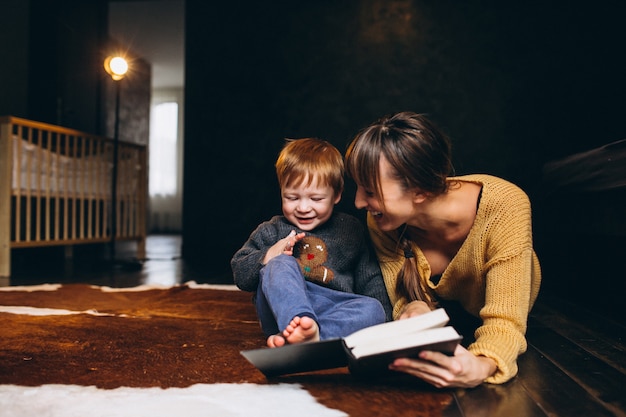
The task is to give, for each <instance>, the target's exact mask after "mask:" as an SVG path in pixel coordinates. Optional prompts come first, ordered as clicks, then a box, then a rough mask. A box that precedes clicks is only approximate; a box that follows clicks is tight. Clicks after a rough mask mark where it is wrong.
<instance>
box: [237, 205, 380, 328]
mask: <svg viewBox="0 0 626 417" xmlns="http://www.w3.org/2000/svg"><path fill="white" fill-rule="evenodd" d="M292 230H296V232H300V230H297V229H296V228H295V227H294V225H293V224H291V223H289V221H287V219H286V218H285V217H284V216H274V217H272V218H271V219H270V220H269V221H266V222H263V223H261V224H260V225H259V226H258V227H257V228H256V229H255V230H254V231H253V232H252V234H251V235H250V237H249V238H248V240H247V241H246V242H245V243H244V245H243V246H242V247H241V249H239V250H238V251H237V252H236V253H235V255H234V256H233V258H232V259H231V262H230V264H231V269H232V271H233V278H234V281H235V284H236V285H237V286H238V287H239V288H240V289H241V290H244V291H250V292H255V291H256V290H257V287H258V285H259V277H260V275H259V274H260V272H261V268H263V264H262V262H263V258H264V257H265V254H266V253H267V251H268V249H269V248H270V247H271V246H273V245H274V244H275V243H276V242H277V241H278V240H280V239H283V238H284V237H286V236H287V235H288V234H289V233H290V232H291V231H292ZM306 235H307V236H315V237H318V238H320V239H322V240H323V241H324V243H325V244H326V250H327V253H328V258H327V260H326V261H325V262H324V264H323V265H324V266H325V267H327V268H329V269H331V270H332V272H333V276H334V277H333V279H332V280H331V281H330V282H328V283H327V285H326V286H327V287H328V288H332V289H335V290H338V291H343V292H349V293H355V294H362V295H366V296H369V297H373V298H376V299H377V300H379V301H380V302H381V304H382V305H383V308H384V310H385V315H386V317H387V320H391V319H392V315H391V304H390V302H389V297H388V296H387V291H386V289H385V283H384V282H383V279H382V275H381V271H380V267H379V265H378V262H377V261H376V256H375V254H374V251H373V249H372V247H371V245H370V244H369V239H368V238H367V234H366V232H365V227H364V226H363V224H362V223H361V221H359V220H358V219H357V218H356V217H353V216H350V215H348V214H345V213H341V212H333V214H332V216H331V217H330V219H328V221H326V222H325V223H324V224H322V225H320V226H319V227H317V228H316V229H315V230H313V231H310V232H306Z"/></svg>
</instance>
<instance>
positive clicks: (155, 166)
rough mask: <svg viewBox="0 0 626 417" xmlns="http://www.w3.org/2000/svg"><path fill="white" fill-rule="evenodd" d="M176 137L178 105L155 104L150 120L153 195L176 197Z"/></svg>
mask: <svg viewBox="0 0 626 417" xmlns="http://www.w3.org/2000/svg"><path fill="white" fill-rule="evenodd" d="M177 138H178V103H176V102H165V103H160V104H157V105H155V106H154V107H153V109H152V115H151V117H150V185H149V190H150V196H157V195H162V196H166V195H175V194H177V189H176V188H177V184H178V167H177V158H178V149H177Z"/></svg>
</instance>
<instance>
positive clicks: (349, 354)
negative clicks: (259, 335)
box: [241, 309, 461, 378]
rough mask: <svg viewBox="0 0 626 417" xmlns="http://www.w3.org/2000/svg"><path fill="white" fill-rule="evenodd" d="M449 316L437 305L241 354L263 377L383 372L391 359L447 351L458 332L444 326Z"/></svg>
mask: <svg viewBox="0 0 626 417" xmlns="http://www.w3.org/2000/svg"><path fill="white" fill-rule="evenodd" d="M448 320H449V318H448V315H447V314H446V312H445V310H443V309H437V310H434V311H431V312H430V313H426V314H423V315H420V316H416V317H412V318H410V319H405V320H398V321H393V322H388V323H383V324H379V325H376V326H372V327H368V328H365V329H362V330H359V331H357V332H355V333H353V334H351V335H349V336H347V337H345V338H342V339H341V338H337V339H328V340H323V341H319V342H309V343H299V344H293V345H285V346H282V347H279V348H261V349H253V350H246V351H242V352H241V354H242V355H243V356H244V357H245V358H246V359H247V360H248V361H249V362H250V363H252V364H253V365H254V366H256V367H257V369H259V370H260V371H261V372H262V373H263V374H264V375H265V376H267V377H268V378H269V377H275V376H279V375H286V374H294V373H302V372H310V371H317V370H323V369H332V368H341V367H345V366H348V367H349V369H350V371H351V372H353V373H358V374H375V373H377V372H384V371H386V370H387V367H388V365H389V364H390V363H391V362H393V360H394V359H396V358H403V357H416V356H417V354H418V353H419V352H421V351H422V350H435V351H440V352H443V353H445V354H448V355H452V354H453V353H454V349H455V348H456V346H457V345H458V343H459V342H460V340H461V336H460V335H459V334H458V333H457V332H456V330H454V328H452V327H450V326H445V325H446V324H447V323H448ZM444 326H445V327H444Z"/></svg>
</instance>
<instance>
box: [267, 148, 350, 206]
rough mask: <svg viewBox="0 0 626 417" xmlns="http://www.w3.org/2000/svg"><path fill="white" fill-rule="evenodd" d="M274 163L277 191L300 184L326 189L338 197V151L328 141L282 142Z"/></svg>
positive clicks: (340, 159)
mask: <svg viewBox="0 0 626 417" xmlns="http://www.w3.org/2000/svg"><path fill="white" fill-rule="evenodd" d="M286 141H287V143H286V144H285V146H284V147H283V149H282V150H281V151H280V154H279V155H278V159H277V160H276V164H275V166H276V176H277V177H278V184H279V185H280V187H281V188H283V187H289V186H293V185H300V184H303V183H304V181H305V180H306V181H307V183H306V184H305V185H311V184H312V183H313V182H314V181H315V180H317V183H318V185H323V186H329V187H331V188H332V189H333V191H334V192H335V195H341V193H342V192H343V186H344V165H343V157H342V155H341V152H339V150H338V149H337V148H336V147H334V146H333V145H331V144H330V143H329V142H327V141H325V140H321V139H317V138H302V139H286Z"/></svg>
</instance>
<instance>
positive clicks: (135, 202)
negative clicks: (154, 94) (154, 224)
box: [0, 117, 147, 276]
mask: <svg viewBox="0 0 626 417" xmlns="http://www.w3.org/2000/svg"><path fill="white" fill-rule="evenodd" d="M113 148H114V142H113V141H112V140H111V139H108V138H104V137H101V136H97V135H92V134H88V133H85V132H81V131H77V130H73V129H68V128H64V127H60V126H55V125H51V124H46V123H40V122H34V121H30V120H25V119H20V118H15V117H2V118H0V276H9V275H10V249H11V248H20V247H35V246H47V245H74V244H81V243H94V242H109V241H111V240H113V239H115V240H137V242H138V245H137V246H138V247H137V249H138V253H137V256H138V258H143V257H145V237H146V216H147V213H146V210H147V167H146V148H145V146H141V145H137V144H131V143H126V142H119V143H118V157H117V164H116V163H115V162H114V161H113V155H114V152H113ZM114 169H117V176H116V177H117V186H116V187H115V190H116V193H115V194H116V195H115V198H112V190H113V188H114V187H113V184H112V178H113V177H114V176H113V175H112V174H113V170H114ZM113 210H115V215H114V214H113ZM112 219H115V223H116V224H115V227H112V226H113V225H112ZM113 230H114V231H115V237H113V236H112V231H113Z"/></svg>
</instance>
